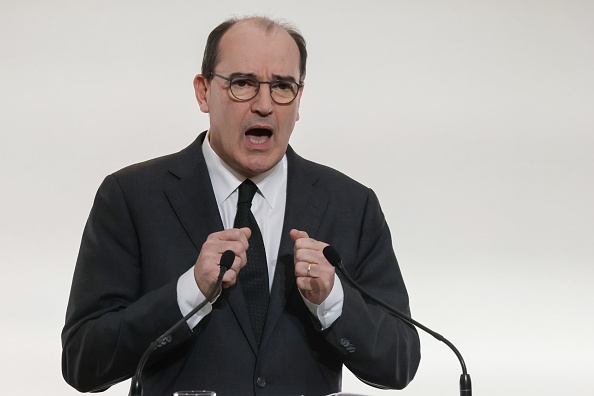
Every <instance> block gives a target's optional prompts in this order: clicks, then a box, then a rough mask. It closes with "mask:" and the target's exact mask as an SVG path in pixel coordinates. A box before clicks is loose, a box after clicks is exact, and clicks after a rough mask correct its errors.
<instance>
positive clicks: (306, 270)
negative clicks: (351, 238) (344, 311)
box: [290, 229, 334, 305]
mask: <svg viewBox="0 0 594 396" xmlns="http://www.w3.org/2000/svg"><path fill="white" fill-rule="evenodd" d="M290 235H291V238H292V239H293V241H294V242H295V248H294V252H295V277H296V278H297V287H298V288H299V290H301V293H302V294H303V295H304V296H305V298H307V300H308V301H310V302H312V303H314V304H318V305H319V304H321V303H322V302H323V301H324V300H325V299H326V297H328V295H329V294H330V292H331V291H332V287H333V286H334V267H333V266H332V264H330V263H329V262H328V260H326V257H324V253H322V250H323V249H324V248H325V247H326V246H328V244H327V243H324V242H320V241H316V240H315V239H312V238H310V237H309V236H308V235H307V233H306V232H305V231H299V230H295V229H293V230H291V232H290Z"/></svg>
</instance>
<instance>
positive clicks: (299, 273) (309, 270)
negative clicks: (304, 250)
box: [295, 261, 316, 277]
mask: <svg viewBox="0 0 594 396" xmlns="http://www.w3.org/2000/svg"><path fill="white" fill-rule="evenodd" d="M315 266H316V265H315V264H313V263H308V262H306V261H300V262H297V263H295V276H296V277H315V274H314V272H315V268H314V267H315Z"/></svg>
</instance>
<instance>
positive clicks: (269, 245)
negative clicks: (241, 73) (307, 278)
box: [177, 132, 344, 329]
mask: <svg viewBox="0 0 594 396" xmlns="http://www.w3.org/2000/svg"><path fill="white" fill-rule="evenodd" d="M209 135H210V132H208V133H207V135H206V138H205V139H204V143H203V144H202V153H203V154H204V159H205V162H206V167H207V168H208V173H209V175H210V180H211V183H212V187H213V190H214V193H215V198H216V202H217V206H218V208H219V213H220V215H221V220H222V221H223V227H224V228H225V229H230V228H233V222H234V220H235V214H236V212H237V189H238V187H239V185H240V184H241V183H242V182H243V181H244V180H245V177H243V176H241V175H240V174H239V173H237V172H236V171H235V170H233V169H232V168H231V167H229V166H228V165H227V164H226V163H225V162H223V160H222V159H221V158H220V157H219V156H218V155H217V154H216V153H215V152H214V150H213V149H212V147H211V146H210V143H209ZM251 180H252V181H253V182H254V183H255V184H256V185H257V186H258V192H257V193H256V195H255V196H254V198H253V200H252V208H251V209H252V213H253V214H254V217H255V218H256V221H257V222H258V226H259V227H260V231H261V232H262V239H263V240H264V248H265V250H266V260H267V263H268V290H270V288H271V287H272V280H273V279H274V271H275V269H276V263H277V258H278V249H279V246H280V240H281V230H282V229H283V220H284V216H285V204H286V201H287V157H286V156H283V158H282V160H281V161H280V162H279V163H278V164H276V165H275V166H274V167H273V168H272V169H270V170H268V171H267V172H265V173H262V174H260V175H258V176H256V177H253V178H252V179H251ZM302 297H303V295H302ZM205 299H206V297H205V296H204V295H203V294H202V292H201V291H200V289H199V288H198V285H197V284H196V280H195V278H194V267H191V268H190V269H189V270H188V271H186V272H185V273H184V274H183V275H182V276H181V277H180V278H179V279H178V281H177V302H178V305H179V308H180V311H181V313H182V315H184V316H185V315H186V314H188V313H189V312H190V311H191V310H192V309H193V308H194V307H195V306H197V305H198V304H200V303H201V302H202V301H204V300H205ZM343 300H344V293H343V290H342V284H341V283H340V280H339V279H338V276H336V275H335V276H334V287H333V288H332V291H331V292H330V295H329V296H328V297H327V298H326V300H325V301H323V302H322V303H321V304H320V305H317V304H313V303H311V302H309V301H308V300H307V299H305V298H304V297H303V301H304V302H305V304H306V305H307V307H308V309H309V310H310V312H311V313H312V315H314V316H316V317H317V318H318V320H319V322H320V324H321V326H322V328H323V329H325V328H327V327H329V326H330V325H331V324H332V323H334V321H335V320H336V319H338V317H339V316H340V315H341V313H342V304H343ZM211 311H212V305H211V304H210V303H207V304H206V305H205V306H204V307H203V308H202V309H201V310H200V311H198V312H197V313H196V314H195V315H194V316H192V317H191V318H190V319H188V321H187V323H188V325H189V326H190V328H194V327H195V326H196V325H197V324H198V323H199V322H200V321H201V320H202V318H204V317H205V316H206V315H208V314H209V313H210V312H211Z"/></svg>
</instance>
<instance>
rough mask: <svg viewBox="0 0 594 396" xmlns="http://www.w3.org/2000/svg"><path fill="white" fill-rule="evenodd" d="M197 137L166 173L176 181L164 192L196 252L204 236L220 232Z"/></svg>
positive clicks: (208, 178)
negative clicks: (169, 173)
mask: <svg viewBox="0 0 594 396" xmlns="http://www.w3.org/2000/svg"><path fill="white" fill-rule="evenodd" d="M203 140H204V134H201V135H200V136H199V137H198V139H196V141H194V143H192V144H191V145H190V146H189V147H188V148H186V149H185V150H183V151H182V152H181V153H180V157H179V160H178V161H177V162H173V163H171V164H170V166H169V171H170V172H171V173H172V174H173V175H174V176H176V177H177V178H178V179H179V180H178V181H177V182H176V183H175V184H173V185H172V186H171V187H170V188H169V189H167V190H166V191H165V195H166V196H167V199H168V200H169V203H170V204H171V207H172V208H173V210H174V212H175V214H176V215H177V218H178V219H179V221H180V222H181V223H182V225H183V227H184V230H185V231H186V233H187V234H188V236H189V237H190V239H191V240H192V243H193V244H194V246H195V247H196V250H197V251H198V252H200V249H201V248H202V244H203V243H204V241H206V238H207V237H208V235H209V234H210V233H212V232H215V231H221V230H222V229H223V222H222V221H221V216H220V214H219V211H218V209H217V204H216V199H215V195H214V191H213V189H212V183H211V181H210V176H209V175H208V170H207V169H206V163H205V162H204V156H203V155H202V141H203Z"/></svg>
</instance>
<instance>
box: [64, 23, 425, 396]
mask: <svg viewBox="0 0 594 396" xmlns="http://www.w3.org/2000/svg"><path fill="white" fill-rule="evenodd" d="M305 60H306V50H305V41H304V40H303V38H302V37H301V35H300V34H299V33H298V32H297V31H296V30H294V29H292V28H290V27H288V26H285V25H282V24H279V23H277V22H274V21H271V20H268V19H266V18H247V19H241V20H229V21H226V22H224V23H222V24H221V25H219V26H218V27H217V28H215V29H214V30H213V32H212V33H211V34H210V36H209V38H208V42H207V45H206V50H205V56H204V62H203V65H202V74H199V75H198V76H196V78H195V79H194V87H195V91H196V98H197V100H198V104H199V106H200V109H201V111H203V112H205V113H208V114H209V117H210V128H209V130H208V132H207V133H203V134H201V135H200V136H199V137H198V138H197V140H196V141H195V142H194V143H192V144H191V145H190V146H189V147H187V148H186V149H184V150H182V151H181V152H179V153H177V154H173V155H169V156H165V157H162V158H158V159H155V160H152V161H148V162H145V163H141V164H137V165H133V166H131V167H128V168H125V169H123V170H120V171H118V172H116V173H114V174H113V175H110V176H108V177H107V178H106V179H105V181H104V182H103V184H102V185H101V187H100V188H99V191H98V193H97V196H96V199H95V202H94V205H93V209H92V210H91V214H90V216H89V220H88V222H87V225H86V227H85V231H84V235H83V240H82V243H81V248H80V252H79V257H78V260H77V265H76V270H75V273H74V279H73V284H72V291H71V296H70V301H69V305H68V310H67V315H66V325H65V327H64V331H63V334H62V342H63V374H64V378H65V379H66V381H68V382H69V383H70V384H71V385H72V386H74V387H75V388H77V389H79V390H80V391H92V390H100V389H105V388H107V387H109V386H110V385H111V384H114V383H116V382H118V381H122V380H124V379H126V378H129V377H131V376H132V375H133V374H134V370H135V368H136V365H137V363H138V361H139V359H140V357H141V355H142V354H143V352H144V351H145V349H146V348H147V346H148V345H149V344H150V343H151V342H152V341H154V340H155V339H156V338H157V337H158V336H159V335H161V334H162V333H164V332H165V331H166V330H167V329H168V328H169V327H171V326H172V325H173V324H174V323H176V322H177V321H178V320H180V319H181V318H182V317H183V315H185V314H186V313H188V312H190V311H191V309H192V308H193V307H194V306H196V305H197V304H199V303H200V302H202V301H204V300H205V298H206V297H205V296H207V295H208V294H209V293H210V290H211V289H212V288H213V286H214V284H215V280H216V277H217V275H218V273H219V263H220V261H221V255H222V253H223V252H225V251H226V250H231V251H233V252H234V254H235V258H234V261H233V265H232V267H231V269H230V270H229V271H227V272H226V273H225V275H224V278H223V287H222V291H219V292H218V294H217V297H216V300H215V301H213V302H212V303H208V304H207V305H206V306H205V308H203V309H202V310H201V311H199V312H198V314H196V315H195V316H193V317H192V318H191V319H190V320H189V321H188V322H187V326H185V325H184V326H182V327H181V328H180V329H179V330H177V331H176V332H174V333H173V334H172V336H171V338H170V340H169V343H167V344H166V345H163V346H161V347H160V348H158V349H157V350H155V351H154V353H153V355H152V356H151V358H150V359H149V361H148V363H147V367H146V369H145V372H144V376H143V384H144V394H145V395H170V394H172V393H173V392H174V391H175V390H180V389H211V390H214V391H216V392H217V394H219V395H248V394H268V395H287V394H304V395H323V394H328V393H332V392H337V391H339V390H340V388H341V369H342V365H343V364H345V365H346V366H348V367H349V369H350V370H351V371H352V372H353V373H354V374H355V375H357V376H358V377H359V378H361V379H362V380H363V381H365V382H368V383H370V384H372V385H375V386H378V387H390V388H402V387H404V386H406V384H407V383H408V382H409V381H410V380H411V379H412V378H413V376H414V374H415V372H416V369H417V366H418V363H419V359H420V352H419V339H418V335H417V333H416V331H415V330H414V329H413V328H411V327H409V326H408V325H406V324H405V323H403V322H401V321H400V320H398V319H395V318H393V317H391V316H390V315H387V314H385V313H384V312H383V311H382V310H381V309H379V308H378V307H377V306H376V305H373V304H371V303H369V302H368V301H367V300H365V299H364V298H362V297H361V295H360V294H359V293H358V292H357V291H355V290H354V289H353V288H351V287H350V286H349V285H348V284H346V282H343V281H342V280H341V279H340V276H339V275H337V274H336V273H335V271H334V267H333V266H332V265H330V263H328V261H327V260H326V259H325V257H324V255H323V253H322V250H323V248H324V247H325V246H327V244H331V245H333V246H334V247H335V248H336V249H337V251H339V252H340V254H341V256H342V258H343V262H344V265H345V266H346V268H347V269H348V271H349V272H350V274H351V276H353V277H354V278H355V279H356V280H357V281H358V282H359V283H360V284H361V285H362V286H363V287H364V288H366V289H368V290H369V291H370V292H371V293H373V294H375V295H377V296H379V297H380V298H382V299H384V300H386V301H388V302H389V303H390V304H392V305H394V306H395V307H397V308H398V309H400V310H402V311H403V312H409V311H408V309H409V308H408V296H407V292H406V289H405V286H404V283H403V281H402V277H401V275H400V270H399V268H398V264H397V262H396V258H395V256H394V252H393V249H392V242H391V238H390V233H389V230H388V227H387V225H386V223H385V220H384V217H383V214H382V212H381V209H380V207H379V203H378V201H377V198H376V197H375V194H374V193H373V192H372V191H371V190H369V189H368V188H366V187H364V186H362V185H360V184H358V183H357V182H355V181H353V180H351V179H349V178H347V177H346V176H344V175H342V174H340V173H339V172H337V171H334V170H332V169H329V168H327V167H323V166H321V165H317V164H314V163H312V162H309V161H306V160H304V159H303V158H301V157H299V156H298V155H297V154H296V153H295V152H294V151H293V150H292V149H291V148H290V147H289V146H288V142H289V138H290V136H291V133H292V131H293V127H294V125H295V122H296V121H297V120H298V119H299V103H300V100H301V96H302V94H303V81H304V78H305ZM246 179H250V180H251V181H252V182H253V183H254V184H255V185H256V186H257V193H255V196H254V197H253V198H251V197H250V198H247V199H245V198H242V194H244V193H243V192H242V189H243V188H244V187H243V186H244V184H245V185H247V184H250V183H251V182H246V183H244V181H245V180H246ZM245 188H247V187H245ZM253 188H254V190H253V191H252V194H254V191H255V187H253ZM243 191H245V190H243ZM246 201H250V202H251V213H252V214H253V216H254V217H255V219H256V221H257V225H255V226H253V225H247V226H246V225H245V224H243V225H240V223H238V222H237V221H238V220H237V218H239V217H240V215H239V212H240V211H244V210H245V209H239V206H240V203H242V204H244V203H246ZM247 210H248V211H249V203H248V209H247ZM236 213H237V214H236ZM246 213H247V212H246ZM246 216H247V217H246V218H248V217H249V216H248V215H247V214H246ZM260 235H261V237H260ZM257 241H262V242H263V247H261V248H260V247H256V246H259V245H258V244H261V243H262V242H257ZM250 249H252V250H250ZM257 249H262V250H259V251H262V253H261V254H260V255H263V254H264V252H263V250H265V258H264V259H262V260H260V261H263V264H262V265H263V268H262V267H258V268H260V269H261V271H260V270H258V271H260V273H259V275H258V274H256V275H254V271H255V270H254V268H256V267H257V262H259V261H258V259H252V258H251V257H253V254H254V252H255V251H256V250H257ZM250 254H251V255H250ZM258 271H256V272H258ZM244 274H250V275H244ZM262 274H263V275H262ZM251 276H254V277H253V278H250V277H251ZM262 276H264V278H265V279H264V284H263V285H262V284H261V283H256V282H261V281H262ZM256 284H258V285H260V286H257V287H253V288H252V289H251V290H252V292H253V293H255V294H258V293H259V292H261V291H262V290H264V293H263V295H264V296H263V298H265V299H266V303H265V305H264V307H263V308H262V304H260V306H258V307H257V309H259V311H258V310H256V311H254V309H255V308H254V306H256V305H257V304H255V303H254V302H253V301H255V300H252V298H253V296H252V295H250V294H249V293H246V291H247V290H248V289H250V287H251V286H253V285H256ZM260 294H261V293H260ZM258 301H261V300H258ZM253 312H256V313H253ZM260 322H261V323H260ZM256 323H260V325H257V324H256Z"/></svg>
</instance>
